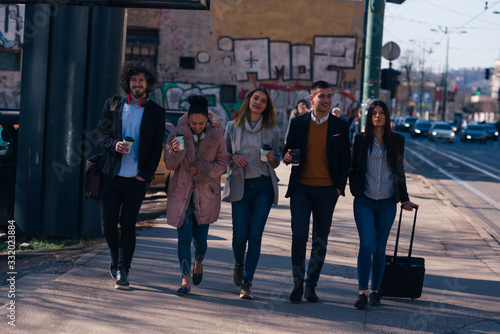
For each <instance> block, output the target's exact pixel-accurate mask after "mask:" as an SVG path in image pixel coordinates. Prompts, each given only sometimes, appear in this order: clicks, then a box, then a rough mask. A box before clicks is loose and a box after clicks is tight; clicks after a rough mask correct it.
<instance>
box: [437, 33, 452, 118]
mask: <svg viewBox="0 0 500 334" xmlns="http://www.w3.org/2000/svg"><path fill="white" fill-rule="evenodd" d="M439 28H441V27H439ZM441 30H442V29H441ZM443 32H444V33H445V34H446V64H445V65H444V66H445V71H444V89H443V115H442V118H441V120H442V121H445V120H446V102H447V101H448V96H447V95H448V53H449V51H450V35H449V34H448V27H446V28H445V29H444V30H443Z"/></svg>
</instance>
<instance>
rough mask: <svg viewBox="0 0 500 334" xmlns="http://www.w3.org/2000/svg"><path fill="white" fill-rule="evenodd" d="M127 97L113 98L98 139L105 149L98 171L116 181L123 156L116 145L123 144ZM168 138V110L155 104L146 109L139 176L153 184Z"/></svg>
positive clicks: (148, 105) (105, 112) (143, 117)
mask: <svg viewBox="0 0 500 334" xmlns="http://www.w3.org/2000/svg"><path fill="white" fill-rule="evenodd" d="M125 100H126V99H125V98H124V97H120V98H117V97H113V98H111V99H108V100H107V101H106V103H105V104H104V108H103V110H102V116H101V119H100V121H99V124H98V126H97V130H96V133H95V138H96V139H97V141H98V142H99V144H100V145H101V146H102V147H103V148H104V153H103V155H102V158H101V161H100V162H99V165H98V166H97V169H98V170H99V171H101V173H102V174H103V176H104V177H106V178H113V177H115V176H116V174H117V173H118V171H119V170H120V164H121V160H122V154H121V153H118V152H116V143H118V142H119V141H122V139H123V138H122V109H123V104H124V103H125ZM164 136H165V109H164V108H163V107H161V106H159V105H157V104H156V103H154V102H153V101H151V100H148V101H147V102H146V105H145V106H144V114H143V116H142V122H141V129H140V133H139V162H138V165H139V176H140V177H142V178H143V179H144V180H146V182H148V183H149V182H151V180H152V179H153V178H154V173H155V171H156V168H157V167H158V163H159V162H160V157H161V152H162V150H163V138H164Z"/></svg>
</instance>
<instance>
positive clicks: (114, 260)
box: [109, 251, 119, 279]
mask: <svg viewBox="0 0 500 334" xmlns="http://www.w3.org/2000/svg"><path fill="white" fill-rule="evenodd" d="M110 253H111V261H109V274H110V275H111V277H112V278H115V279H116V272H117V271H118V261H119V257H118V254H119V253H118V251H110Z"/></svg>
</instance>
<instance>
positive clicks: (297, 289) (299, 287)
mask: <svg viewBox="0 0 500 334" xmlns="http://www.w3.org/2000/svg"><path fill="white" fill-rule="evenodd" d="M303 293H304V284H302V283H295V286H294V287H293V291H292V293H291V294H290V302H291V303H293V304H298V303H300V301H301V300H302V294H303Z"/></svg>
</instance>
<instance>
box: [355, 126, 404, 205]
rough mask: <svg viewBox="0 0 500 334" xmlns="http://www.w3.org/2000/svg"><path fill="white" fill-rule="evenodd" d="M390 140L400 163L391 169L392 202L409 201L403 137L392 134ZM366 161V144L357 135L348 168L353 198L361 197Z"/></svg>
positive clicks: (359, 135) (363, 139) (365, 140)
mask: <svg viewBox="0 0 500 334" xmlns="http://www.w3.org/2000/svg"><path fill="white" fill-rule="evenodd" d="M392 140H393V141H394V145H395V147H396V152H397V154H398V155H399V161H400V163H399V164H398V165H397V166H395V167H394V168H393V169H392V190H393V193H394V195H393V199H394V202H396V203H398V202H406V201H409V200H410V198H409V197H408V191H407V189H406V175H405V170H404V164H403V161H404V150H405V137H404V136H402V135H401V134H399V133H393V134H392ZM367 159H368V143H367V139H366V138H365V136H364V135H363V134H357V135H356V137H355V139H354V146H353V148H352V158H351V167H350V168H349V188H350V189H351V194H352V195H353V196H354V197H358V196H363V195H364V193H365V185H366V164H367Z"/></svg>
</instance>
